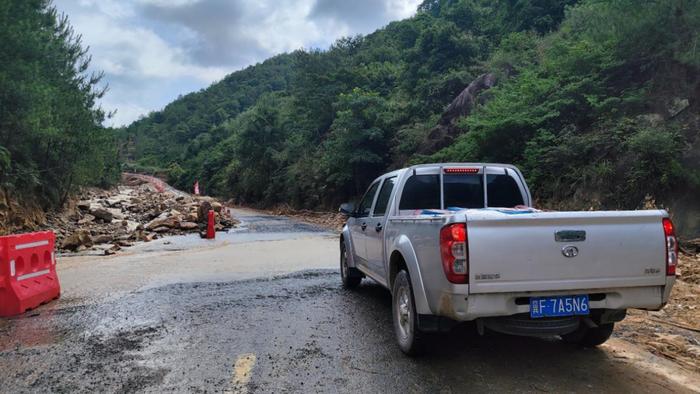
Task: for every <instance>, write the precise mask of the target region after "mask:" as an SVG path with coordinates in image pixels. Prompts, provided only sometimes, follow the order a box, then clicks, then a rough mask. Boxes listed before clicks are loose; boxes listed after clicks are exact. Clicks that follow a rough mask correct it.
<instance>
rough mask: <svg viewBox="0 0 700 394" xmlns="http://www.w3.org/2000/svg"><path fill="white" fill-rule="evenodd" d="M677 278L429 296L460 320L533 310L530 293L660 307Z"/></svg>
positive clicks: (599, 305) (439, 310)
mask: <svg viewBox="0 0 700 394" xmlns="http://www.w3.org/2000/svg"><path fill="white" fill-rule="evenodd" d="M674 281H675V278H668V279H667V281H666V285H665V286H645V287H623V288H613V289H581V290H562V291H543V292H513V293H485V294H469V295H467V294H461V293H448V292H443V293H442V294H441V295H440V296H439V297H437V298H436V299H432V300H429V303H430V304H431V305H430V306H431V309H432V312H433V314H435V315H437V316H444V317H448V318H450V319H454V320H457V321H470V320H474V319H477V318H482V317H497V316H511V315H516V314H521V313H524V314H529V313H530V304H529V301H528V300H529V297H539V296H550V295H573V294H589V296H590V301H589V305H590V308H591V309H592V310H593V309H615V310H622V309H630V308H636V309H649V310H659V309H661V308H662V307H663V306H664V305H666V302H667V301H668V297H669V295H670V292H671V288H672V286H673V283H674Z"/></svg>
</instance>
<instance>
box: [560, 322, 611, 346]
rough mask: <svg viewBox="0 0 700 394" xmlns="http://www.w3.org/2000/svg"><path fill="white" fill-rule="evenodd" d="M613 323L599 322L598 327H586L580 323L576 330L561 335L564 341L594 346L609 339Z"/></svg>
mask: <svg viewBox="0 0 700 394" xmlns="http://www.w3.org/2000/svg"><path fill="white" fill-rule="evenodd" d="M614 328H615V323H607V324H599V325H598V327H587V326H586V325H585V324H583V323H581V325H580V326H579V328H578V330H576V331H574V332H572V333H570V334H565V335H562V336H561V338H562V339H563V340H564V342H567V343H575V344H577V345H580V346H583V347H596V346H598V345H602V344H603V343H605V341H607V340H608V339H610V336H611V335H612V332H613V329H614Z"/></svg>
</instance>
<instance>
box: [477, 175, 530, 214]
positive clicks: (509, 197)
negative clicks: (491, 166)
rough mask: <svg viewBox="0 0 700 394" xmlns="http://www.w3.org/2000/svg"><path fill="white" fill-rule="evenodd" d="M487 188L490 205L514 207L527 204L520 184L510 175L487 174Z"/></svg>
mask: <svg viewBox="0 0 700 394" xmlns="http://www.w3.org/2000/svg"><path fill="white" fill-rule="evenodd" d="M486 188H487V190H486V191H487V194H488V199H489V206H490V207H495V208H513V207H516V206H518V205H525V202H524V201H523V195H522V193H520V188H519V187H518V184H517V183H516V182H515V179H513V177H511V176H509V175H491V174H489V175H486Z"/></svg>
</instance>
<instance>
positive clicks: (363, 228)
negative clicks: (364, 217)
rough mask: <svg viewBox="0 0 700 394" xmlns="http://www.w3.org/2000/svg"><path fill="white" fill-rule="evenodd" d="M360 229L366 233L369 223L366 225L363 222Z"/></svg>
mask: <svg viewBox="0 0 700 394" xmlns="http://www.w3.org/2000/svg"><path fill="white" fill-rule="evenodd" d="M360 228H361V229H362V231H365V229H366V228H367V223H364V222H363V223H362V224H361V225H360Z"/></svg>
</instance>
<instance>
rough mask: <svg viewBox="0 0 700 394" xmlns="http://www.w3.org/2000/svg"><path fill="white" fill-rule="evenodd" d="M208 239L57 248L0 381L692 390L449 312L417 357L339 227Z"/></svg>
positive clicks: (257, 227)
mask: <svg viewBox="0 0 700 394" xmlns="http://www.w3.org/2000/svg"><path fill="white" fill-rule="evenodd" d="M235 215H236V217H237V218H239V219H241V221H242V226H241V227H240V228H238V229H236V230H235V231H233V232H230V233H227V234H219V235H218V236H217V240H216V241H213V242H211V241H204V240H200V239H197V238H193V237H188V236H184V237H171V238H166V239H164V240H161V241H159V242H158V243H150V244H144V245H142V246H139V247H136V248H133V250H132V251H130V252H129V254H124V255H118V256H111V257H91V256H87V257H71V258H63V259H61V260H60V261H59V275H60V277H61V280H62V284H63V296H62V299H61V300H59V301H58V302H55V303H53V304H50V305H46V306H43V307H41V308H39V309H37V310H35V311H32V312H29V313H27V314H25V315H23V316H20V317H17V318H12V319H3V320H0V391H2V392H7V393H17V392H41V393H45V392H95V391H98V392H120V393H121V392H228V393H244V392H248V393H271V392H331V393H335V392H340V393H346V392H348V393H350V392H363V393H365V392H367V393H377V392H382V393H406V392H417V393H436V392H440V393H458V392H459V393H461V392H467V391H468V392H503V391H513V392H562V391H566V392H616V393H617V392H635V393H639V392H653V393H660V392H661V393H663V392H693V391H694V390H698V387H700V386H698V381H699V380H698V379H697V376H695V375H692V374H690V373H687V372H683V371H678V370H677V369H676V368H674V366H673V365H670V363H669V362H668V361H665V360H661V359H659V358H657V357H654V356H652V355H651V354H649V353H646V352H644V351H643V350H641V349H639V348H638V347H635V346H632V345H630V344H628V343H627V342H625V341H622V340H620V339H613V340H611V341H610V342H609V343H608V344H606V345H604V346H602V347H600V348H598V349H578V348H575V347H572V346H569V345H565V344H563V343H561V342H560V341H556V340H543V339H531V338H519V337H509V336H501V335H491V336H486V337H479V336H478V335H476V334H475V332H474V330H473V327H471V326H469V325H465V326H461V327H458V328H457V329H455V330H454V331H452V332H451V333H449V334H445V335H439V336H434V337H431V338H430V345H431V346H430V351H429V352H428V353H427V354H426V355H425V356H423V357H421V358H407V357H405V356H404V355H403V354H402V353H401V352H400V351H399V350H398V348H397V347H396V345H395V344H394V338H393V333H392V324H391V314H390V310H391V302H390V301H391V296H390V294H389V292H388V291H386V290H384V289H382V288H381V287H379V286H378V285H376V284H374V283H372V282H370V281H364V282H363V284H362V285H361V286H360V287H359V288H358V289H356V290H352V291H350V290H344V289H342V287H341V286H340V277H339V274H338V270H337V268H336V264H337V242H338V241H337V237H336V236H335V235H334V234H332V233H328V232H326V231H323V230H322V229H319V228H317V227H314V226H310V225H307V224H303V223H298V222H294V221H291V220H288V219H286V218H283V217H277V216H269V215H263V214H259V213H256V212H252V211H242V210H238V211H236V212H235Z"/></svg>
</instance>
